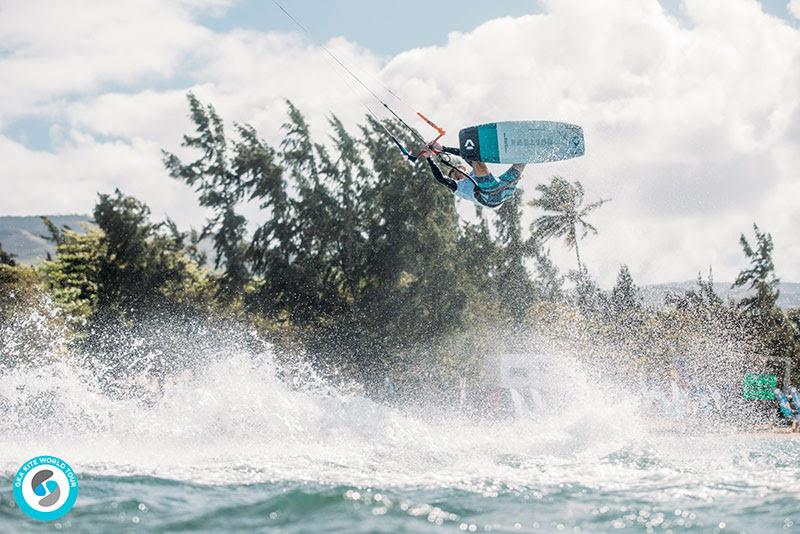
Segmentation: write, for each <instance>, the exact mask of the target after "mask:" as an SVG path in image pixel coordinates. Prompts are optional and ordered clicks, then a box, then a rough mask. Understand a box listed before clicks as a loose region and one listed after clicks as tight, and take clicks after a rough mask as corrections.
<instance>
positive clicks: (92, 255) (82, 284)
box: [40, 220, 106, 320]
mask: <svg viewBox="0 0 800 534" xmlns="http://www.w3.org/2000/svg"><path fill="white" fill-rule="evenodd" d="M47 223H50V221H49V220H46V223H45V224H47ZM50 224H51V225H52V223H50ZM51 235H52V236H53V237H56V236H57V239H56V257H55V259H51V260H48V261H45V262H43V263H42V265H41V267H40V270H41V272H42V275H43V278H44V280H45V281H46V283H47V285H48V287H49V288H50V293H51V295H52V296H53V300H54V301H55V303H56V304H58V305H59V306H61V308H62V309H63V310H64V311H65V312H66V314H67V316H68V317H70V318H72V319H77V320H85V319H88V317H89V316H90V315H91V313H92V312H93V311H94V304H95V302H96V300H97V280H98V273H99V271H100V262H101V258H103V257H105V255H106V251H105V249H104V246H103V243H102V240H103V234H102V233H101V232H100V231H99V230H98V229H97V228H90V229H88V230H87V232H86V233H85V234H79V233H77V232H74V231H72V230H61V229H56V228H55V227H53V228H51Z"/></svg>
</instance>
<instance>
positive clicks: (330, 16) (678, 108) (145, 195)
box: [0, 0, 800, 286]
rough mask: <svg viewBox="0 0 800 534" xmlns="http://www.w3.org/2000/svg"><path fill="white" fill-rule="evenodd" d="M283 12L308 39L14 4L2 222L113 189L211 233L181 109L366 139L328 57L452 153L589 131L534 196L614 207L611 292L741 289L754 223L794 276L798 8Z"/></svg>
mask: <svg viewBox="0 0 800 534" xmlns="http://www.w3.org/2000/svg"><path fill="white" fill-rule="evenodd" d="M281 3H282V4H283V5H284V7H285V8H286V9H287V10H288V11H290V12H291V13H292V14H293V15H294V16H295V17H296V18H297V20H299V21H300V22H301V23H302V24H303V25H304V26H305V27H306V28H307V29H308V30H309V31H310V35H309V34H306V33H304V32H303V31H302V30H300V29H299V28H298V27H297V26H296V25H295V24H294V23H293V22H292V21H291V20H289V19H288V17H286V16H285V15H284V14H283V13H282V12H281V11H280V9H278V7H276V6H275V5H274V4H273V3H272V2H269V1H266V0H265V1H255V0H247V1H245V0H240V1H235V0H140V1H138V2H107V1H102V0H92V1H89V0H74V1H72V2H58V3H54V2H45V1H39V0H24V1H23V0H17V1H9V0H0V185H2V191H3V195H2V196H0V215H35V214H63V213H89V212H90V211H91V208H92V206H93V205H94V202H95V199H96V195H97V193H98V192H101V193H108V192H113V190H114V189H115V188H119V189H121V190H122V191H123V192H124V193H126V194H130V195H134V196H136V197H138V198H140V199H142V200H144V201H145V202H147V203H148V204H149V205H150V206H151V208H152V209H153V214H154V217H156V218H159V219H160V218H163V217H165V216H170V217H172V218H173V219H175V220H176V221H177V222H178V223H179V225H181V226H183V227H188V226H189V225H194V226H198V225H199V224H201V223H202V220H203V217H204V215H205V213H204V212H203V211H202V210H201V209H200V208H198V207H197V205H196V199H195V195H194V193H193V192H192V191H191V190H190V189H189V188H188V187H187V186H185V185H183V184H181V183H178V182H177V181H175V180H173V179H171V178H169V176H168V175H167V173H166V171H165V170H164V167H163V164H162V162H161V149H166V150H168V151H172V152H176V153H178V154H181V155H188V153H186V152H185V151H184V149H182V148H181V147H180V141H181V136H182V135H183V134H184V133H186V132H189V131H190V128H191V125H190V122H189V119H188V108H187V104H186V93H187V92H188V91H193V92H194V93H195V94H196V95H197V96H198V97H199V98H200V99H201V100H203V101H204V102H209V103H213V104H214V105H215V107H216V108H217V110H218V111H219V113H220V114H221V115H222V117H223V118H224V119H225V120H226V121H227V122H228V124H231V123H232V122H233V121H236V122H246V123H249V124H252V125H253V126H254V127H256V129H257V130H258V131H259V133H260V135H261V136H262V137H263V138H264V139H266V140H267V141H269V142H271V143H277V142H279V141H280V129H279V126H280V124H281V123H282V122H283V121H284V119H285V113H286V106H285V99H287V98H288V99H291V100H292V101H293V102H294V103H295V104H296V105H297V106H298V107H299V108H300V109H301V110H302V111H303V113H304V114H305V115H306V117H307V118H308V120H309V122H310V124H311V127H312V132H313V133H314V135H315V136H318V137H319V138H320V139H324V138H325V137H326V135H327V134H328V133H329V130H328V128H327V117H329V116H330V114H331V113H335V114H336V115H337V116H339V117H340V118H341V119H342V120H343V122H344V123H345V124H346V125H347V126H348V127H350V128H355V126H356V125H357V124H358V123H359V122H360V121H362V120H363V110H364V107H363V105H362V104H363V103H369V98H370V97H369V95H368V94H367V93H366V91H363V90H360V89H359V88H358V87H355V86H354V84H353V82H352V80H349V79H348V78H347V77H346V75H345V74H343V72H342V70H341V69H340V68H338V67H337V66H336V65H335V64H334V63H333V62H332V61H331V60H330V58H329V57H327V55H326V53H325V52H324V50H323V49H322V48H321V47H322V46H324V47H326V48H327V49H329V50H330V51H332V52H333V53H334V54H335V55H336V56H337V57H339V58H340V59H341V60H342V61H343V62H345V63H346V64H347V65H348V66H349V67H350V68H351V69H352V70H354V71H355V72H358V73H359V74H360V75H361V76H362V77H363V79H364V80H365V82H366V83H367V84H368V85H369V86H370V87H371V88H372V89H373V90H375V91H376V92H378V93H380V94H381V95H382V96H383V97H384V98H386V99H387V101H388V100H391V101H392V102H394V103H395V104H396V106H397V107H398V110H399V111H400V112H401V113H403V114H404V115H405V116H406V117H408V118H413V114H414V111H415V110H419V111H423V112H424V113H426V114H427V115H429V116H431V117H433V118H435V119H436V120H437V122H439V123H440V124H442V125H444V126H445V128H446V129H447V130H448V132H449V134H448V136H447V137H446V139H445V141H447V142H449V143H451V144H455V141H456V139H457V132H458V130H459V129H460V128H462V127H464V126H468V125H472V124H478V123H481V122H490V121H496V120H524V119H543V120H558V121H565V122H572V123H576V124H580V125H581V126H582V127H583V128H584V132H585V137H586V146H587V154H586V156H584V157H583V158H579V159H575V160H570V161H566V162H559V163H551V164H542V165H535V166H529V167H528V169H527V170H526V172H525V178H524V180H523V186H524V188H525V189H526V191H525V199H526V200H527V199H530V198H532V196H533V194H534V187H535V185H536V184H538V183H543V182H547V181H549V179H550V177H551V176H554V175H559V176H564V177H565V178H568V179H570V180H580V181H581V182H582V183H583V184H584V187H585V189H586V192H587V198H588V200H590V201H591V200H594V199H599V198H610V199H611V201H610V202H609V203H608V204H606V205H604V206H603V207H602V208H601V209H600V210H598V211H597V212H595V213H594V214H593V218H592V223H593V224H594V225H595V226H596V227H597V228H598V231H599V234H598V235H597V236H589V237H587V238H586V240H584V241H582V242H581V247H582V248H581V255H582V257H583V259H584V260H585V261H586V264H587V266H588V268H589V270H590V272H591V274H592V275H594V276H596V277H597V278H598V279H599V280H600V281H601V283H602V284H603V285H604V286H608V285H610V284H611V283H613V280H614V278H615V275H616V272H617V271H618V269H619V266H620V264H621V263H625V264H627V265H628V266H629V267H630V270H631V272H632V274H633V276H634V279H635V280H636V281H637V282H639V283H641V284H651V283H660V282H671V281H683V280H691V279H694V278H695V277H696V276H697V274H698V272H703V273H705V272H707V271H708V269H709V267H712V268H713V270H714V277H715V279H716V280H719V281H731V280H733V279H734V278H735V276H736V273H737V272H738V271H739V270H740V269H741V268H742V267H744V266H745V260H744V258H743V256H742V252H741V248H740V246H739V243H738V239H739V235H740V234H741V233H746V234H748V235H752V224H753V223H754V222H756V223H758V224H759V226H760V227H761V228H762V229H763V230H766V231H768V232H770V233H771V234H772V236H773V238H774V241H775V263H776V267H777V271H778V274H779V276H781V278H783V279H784V280H786V281H800V238H798V233H797V232H798V229H800V209H798V205H800V172H798V168H800V0H762V1H759V0H660V1H659V0H618V1H615V2H603V1H600V0H496V1H493V2H472V1H470V2H464V1H463V0H462V1H460V2H456V1H442V0H440V1H438V2H435V3H430V2H421V1H419V0H409V1H407V2H404V3H403V7H402V8H400V7H398V5H397V4H395V3H389V2H374V1H373V2H368V1H366V0H282V2H281ZM387 88H390V89H391V90H392V92H393V93H395V94H397V95H399V96H400V97H401V99H402V101H397V100H394V97H391V96H390V95H389V94H388V93H386V89H387ZM416 125H417V126H418V127H419V128H420V129H423V128H425V126H424V125H423V124H420V123H417V124H416ZM391 149H392V147H391V145H390V144H389V143H387V150H391ZM498 170H502V169H501V168H498ZM431 187H437V186H436V184H434V183H433V182H432V183H431ZM248 209H249V210H250V211H249V212H248V216H250V217H252V218H253V220H254V221H257V220H258V217H259V216H261V214H259V213H257V212H255V211H253V210H252V209H250V208H248ZM471 211H472V210H471V209H470V207H469V206H465V205H463V203H460V204H459V212H460V213H462V214H463V216H464V217H465V218H467V217H469V214H470V213H471ZM534 214H535V213H534V211H533V210H532V209H531V210H528V211H527V212H526V220H525V222H526V223H528V222H529V221H530V220H531V219H532V217H533V216H534ZM549 246H550V250H551V254H552V256H553V258H554V260H555V261H556V263H557V264H558V265H559V266H560V267H561V268H562V269H565V270H566V269H569V268H574V262H575V260H574V256H573V253H572V252H571V251H569V250H567V249H566V248H565V246H564V245H563V243H561V242H557V241H553V242H551V243H550V244H549Z"/></svg>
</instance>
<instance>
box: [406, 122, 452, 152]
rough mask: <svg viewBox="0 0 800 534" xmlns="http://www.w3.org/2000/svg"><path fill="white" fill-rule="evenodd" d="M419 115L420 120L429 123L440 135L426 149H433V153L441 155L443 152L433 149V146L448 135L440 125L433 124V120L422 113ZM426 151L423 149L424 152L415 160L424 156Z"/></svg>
mask: <svg viewBox="0 0 800 534" xmlns="http://www.w3.org/2000/svg"><path fill="white" fill-rule="evenodd" d="M417 115H419V118H420V119H422V120H424V121H425V122H427V123H428V124H429V125H430V126H431V128H433V129H434V130H436V133H437V134H439V135H437V136H436V139H434V140H433V141H431V142H429V143H427V144H426V145H425V147H426V148H430V149H431V151H432V152H433V153H434V154H438V153H439V152H441V151H440V150H437V149H434V148H432V147H433V146H434V145H435V144H436V143H437V142H438V141H439V139H441V138H442V137H444V134H446V133H447V132H445V131H444V129H443V128H441V127H440V126H439V125H437V124H436V123H435V122H433V121H432V120H430V119H429V118H428V117H426V116H425V115H423V114H422V113H420V112H419V111H417ZM424 150H425V149H424V148H423V149H422V150H421V151H420V152H419V154H417V156H416V157H415V158H414V159H416V158H419V157H420V156H421V155H422V152H424Z"/></svg>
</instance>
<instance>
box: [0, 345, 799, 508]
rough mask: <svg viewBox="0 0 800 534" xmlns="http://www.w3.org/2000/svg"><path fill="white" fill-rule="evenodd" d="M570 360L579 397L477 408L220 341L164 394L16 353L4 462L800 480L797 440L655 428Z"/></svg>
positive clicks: (724, 484)
mask: <svg viewBox="0 0 800 534" xmlns="http://www.w3.org/2000/svg"><path fill="white" fill-rule="evenodd" d="M568 368H569V369H571V370H572V371H571V372H562V374H561V376H563V378H564V380H565V381H566V382H567V383H566V385H565V388H566V389H567V390H569V391H570V397H569V400H570V402H567V403H564V404H563V405H562V406H561V407H560V408H558V409H554V410H553V411H552V413H549V414H548V415H547V416H546V417H539V418H536V419H522V420H517V421H514V422H510V421H507V422H488V421H484V422H477V421H474V420H469V419H468V418H466V417H461V416H460V415H459V414H458V413H457V412H456V411H448V410H444V409H441V408H439V409H437V410H436V411H433V410H427V409H426V408H425V407H423V406H419V405H410V406H407V407H399V408H398V407H388V406H385V405H382V404H378V403H376V402H373V401H371V400H369V399H368V398H366V397H365V396H363V395H361V394H358V393H356V392H352V391H350V392H348V391H346V390H345V391H343V390H341V389H337V388H333V387H330V386H328V385H326V384H325V382H324V381H323V380H321V379H319V378H317V377H315V376H314V375H313V371H311V370H310V369H303V370H301V371H300V372H301V373H305V379H303V380H298V381H296V383H291V381H289V383H287V382H286V381H285V380H282V379H280V378H279V373H278V366H277V365H276V364H275V362H274V359H273V357H272V355H271V354H270V353H269V352H267V353H256V354H251V353H245V352H239V353H230V354H225V351H221V352H220V353H219V355H218V357H217V358H216V359H213V358H208V359H207V363H205V364H204V365H202V366H199V367H196V368H189V369H186V370H185V371H183V372H181V373H178V374H175V375H172V376H170V377H169V378H168V379H166V380H165V381H164V382H163V384H162V386H161V390H162V391H161V392H160V393H159V394H158V395H141V394H137V395H131V396H128V397H123V398H112V396H109V395H107V394H106V393H103V388H102V387H101V385H100V382H99V381H98V380H97V379H96V378H95V376H94V375H93V373H92V372H91V371H89V370H87V369H85V368H81V367H79V366H76V365H75V364H71V363H68V361H62V362H55V363H48V364H44V365H38V366H33V367H18V368H13V369H11V370H7V371H6V372H4V373H3V374H2V376H0V402H1V404H0V410H2V412H3V417H2V419H0V451H2V452H1V453H0V454H1V455H2V457H0V468H2V470H3V472H4V473H6V474H8V473H12V472H13V471H14V470H16V469H17V468H18V467H19V465H20V463H21V462H22V461H23V460H25V459H26V458H29V457H31V456H33V455H35V454H38V453H48V454H55V455H57V456H61V457H64V458H69V460H70V462H71V463H72V464H73V465H74V466H77V467H78V469H80V471H81V472H82V473H92V474H96V475H111V476H116V475H152V476H158V477H162V478H169V479H176V480H186V481H193V482H200V483H209V484H230V483H239V482H241V483H258V482H275V481H309V482H319V483H323V484H350V485H363V486H379V487H397V486H413V487H432V488H435V487H448V488H458V489H465V490H470V491H479V492H492V491H497V488H500V487H503V488H537V487H538V488H544V487H551V488H557V487H559V486H561V485H564V484H571V485H578V486H581V487H587V488H595V489H603V490H617V489H619V490H621V489H623V488H624V489H626V490H627V491H633V492H643V493H647V492H649V491H651V490H653V489H655V488H658V489H659V491H663V492H665V495H667V496H668V495H670V494H673V495H682V496H686V495H692V496H694V497H696V498H700V499H707V498H712V497H714V496H715V495H721V494H725V493H726V492H728V491H730V488H731V487H739V488H747V491H751V490H752V491H763V490H769V489H778V488H779V489H780V491H781V492H782V493H784V494H785V493H787V492H789V493H791V494H798V493H799V492H800V448H799V447H798V444H797V442H796V441H794V440H791V439H790V438H788V437H785V436H784V437H774V436H769V435H763V436H752V435H744V434H737V433H723V434H720V433H717V432H714V433H706V434H702V433H701V434H696V433H695V434H667V433H664V432H657V431H653V430H650V429H649V428H648V424H647V423H644V422H642V420H641V419H640V417H639V415H638V413H637V409H638V404H637V403H636V402H635V399H631V398H629V397H626V396H625V395H606V394H605V393H604V392H602V391H600V390H599V389H598V388H596V387H592V385H591V384H590V383H589V381H588V379H587V377H586V375H585V374H583V373H582V372H580V366H579V365H578V364H577V363H576V362H572V363H570V364H569V366H568ZM295 376H298V375H297V372H296V373H295ZM145 391H147V389H146V388H145Z"/></svg>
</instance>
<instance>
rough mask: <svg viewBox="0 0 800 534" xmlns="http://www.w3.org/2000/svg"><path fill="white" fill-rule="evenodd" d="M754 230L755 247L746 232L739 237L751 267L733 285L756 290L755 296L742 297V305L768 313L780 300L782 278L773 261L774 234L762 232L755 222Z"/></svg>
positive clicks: (764, 313)
mask: <svg viewBox="0 0 800 534" xmlns="http://www.w3.org/2000/svg"><path fill="white" fill-rule="evenodd" d="M753 231H754V232H755V234H756V247H755V248H753V246H752V245H750V242H749V241H748V240H747V238H746V237H745V235H744V234H742V235H741V237H740V238H739V243H741V245H742V250H743V251H744V255H745V257H746V258H747V259H748V261H749V262H750V267H749V268H747V269H743V270H742V271H741V272H740V273H739V276H738V277H736V281H735V282H734V283H733V287H745V286H746V287H748V288H749V289H751V290H753V291H754V292H755V294H754V295H753V296H750V297H745V298H743V299H742V301H741V303H740V305H741V307H742V308H743V309H744V310H746V311H747V312H749V313H751V314H755V315H768V314H769V312H770V310H772V309H773V308H774V307H775V303H776V302H777V301H778V296H779V294H780V292H779V291H778V283H779V282H780V280H778V278H777V277H776V276H775V264H774V263H773V261H772V250H773V244H772V236H771V235H770V234H768V233H765V232H761V231H760V230H759V228H758V225H756V224H755V223H754V224H753Z"/></svg>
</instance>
